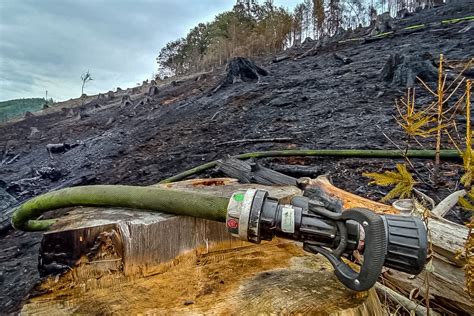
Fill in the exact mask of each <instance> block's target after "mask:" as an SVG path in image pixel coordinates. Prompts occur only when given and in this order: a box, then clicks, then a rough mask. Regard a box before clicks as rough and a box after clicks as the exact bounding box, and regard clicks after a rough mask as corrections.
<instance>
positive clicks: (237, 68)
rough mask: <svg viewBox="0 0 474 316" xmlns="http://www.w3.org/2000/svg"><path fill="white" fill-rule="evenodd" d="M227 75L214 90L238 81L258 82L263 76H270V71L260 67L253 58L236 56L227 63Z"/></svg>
mask: <svg viewBox="0 0 474 316" xmlns="http://www.w3.org/2000/svg"><path fill="white" fill-rule="evenodd" d="M226 70H227V75H226V76H225V78H224V80H223V81H222V82H221V83H220V84H219V85H218V86H217V87H215V88H214V89H213V90H212V92H216V91H218V90H219V89H222V88H225V87H228V86H230V85H232V84H234V83H236V82H238V81H243V82H258V81H260V77H261V76H268V74H269V73H268V71H267V70H266V69H263V68H262V67H259V66H257V65H256V64H255V62H254V61H253V60H251V59H248V58H244V57H234V58H232V60H231V61H230V62H229V63H228V64H227V67H226Z"/></svg>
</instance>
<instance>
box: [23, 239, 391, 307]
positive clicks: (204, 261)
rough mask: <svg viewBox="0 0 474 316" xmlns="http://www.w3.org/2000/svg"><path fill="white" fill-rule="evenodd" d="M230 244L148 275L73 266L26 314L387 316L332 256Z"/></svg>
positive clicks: (282, 246) (276, 244)
mask: <svg viewBox="0 0 474 316" xmlns="http://www.w3.org/2000/svg"><path fill="white" fill-rule="evenodd" d="M225 248H226V249H223V247H222V245H217V248H209V249H207V250H206V249H203V248H199V249H196V250H195V251H193V252H189V253H187V254H185V255H182V256H179V257H177V258H175V259H174V260H173V261H170V262H168V263H164V264H161V265H157V266H156V267H155V270H156V274H154V275H151V276H148V277H128V278H126V277H123V276H121V275H117V273H115V272H113V271H109V272H108V273H104V274H103V275H102V276H101V277H90V278H89V279H88V280H84V279H78V274H77V269H73V270H72V271H70V272H68V273H66V274H65V275H63V276H62V277H61V278H59V279H58V280H54V279H53V278H51V279H49V280H47V281H46V282H44V283H43V284H41V285H40V286H39V287H37V289H36V290H37V291H42V292H43V293H44V294H42V295H39V296H37V297H32V298H31V299H30V300H29V301H28V302H27V303H26V304H25V305H24V306H23V309H22V313H24V314H30V313H31V314H33V313H35V314H71V313H74V314H117V313H118V314H125V313H126V314H130V315H135V314H157V315H162V314H209V313H211V314H223V315H228V314H239V315H256V314H265V315H267V314H324V315H341V316H342V315H382V308H381V304H380V301H379V300H378V297H377V295H376V293H375V291H374V289H371V290H369V291H367V292H361V293H357V292H354V291H351V290H348V289H346V288H345V287H344V286H343V285H342V284H341V283H340V282H338V281H337V279H336V277H335V276H334V273H333V269H332V267H331V265H330V264H329V263H328V261H327V260H326V259H324V258H323V257H321V256H316V255H312V254H307V253H305V252H304V251H303V250H302V248H301V246H299V245H296V244H295V243H293V242H289V241H280V240H275V241H273V242H269V243H264V244H262V245H250V246H247V247H241V248H237V249H229V248H228V247H225Z"/></svg>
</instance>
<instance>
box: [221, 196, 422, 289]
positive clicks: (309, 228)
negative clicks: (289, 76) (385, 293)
mask: <svg viewBox="0 0 474 316" xmlns="http://www.w3.org/2000/svg"><path fill="white" fill-rule="evenodd" d="M226 225H227V228H228V231H229V232H230V233H231V234H232V235H233V236H235V237H238V238H240V239H241V240H245V241H249V242H253V243H257V244H258V243H260V242H261V240H271V239H273V237H275V236H276V237H280V238H286V239H292V240H296V241H300V242H302V243H303V249H304V250H306V251H308V252H311V253H315V254H317V253H320V254H322V255H323V256H325V257H326V258H327V259H328V260H329V261H330V262H331V264H332V265H333V266H334V270H335V274H336V276H337V278H338V279H339V280H340V281H341V282H342V283H343V284H344V285H345V286H347V287H348V288H350V289H352V290H355V291H365V290H367V289H369V288H371V287H372V286H373V285H374V284H375V282H377V279H378V277H379V276H380V274H381V272H382V267H383V266H385V267H388V268H393V269H395V270H398V271H403V272H406V273H409V274H418V273H420V272H421V271H422V270H423V267H424V266H425V263H426V258H427V247H428V241H427V230H426V225H425V223H424V222H423V221H422V220H421V219H419V218H416V217H412V216H401V215H378V214H375V213H373V212H372V211H370V210H368V209H363V208H354V209H348V210H345V211H343V212H334V211H330V210H328V209H327V208H325V207H324V205H323V204H322V203H320V202H318V201H313V200H311V199H310V198H307V197H294V198H293V199H292V201H291V203H290V204H280V203H279V202H278V200H277V199H274V198H271V197H269V196H268V192H266V191H263V190H255V189H249V190H247V191H238V192H235V193H234V194H233V195H232V197H231V199H230V202H229V206H228V208H227V218H226ZM354 250H358V251H359V252H360V253H362V254H363V255H364V261H363V264H362V266H361V267H360V270H359V272H356V271H354V270H353V269H352V268H350V267H349V266H348V265H347V264H345V263H344V261H343V260H342V257H344V256H345V257H349V258H350V257H351V256H352V254H353V251H354Z"/></svg>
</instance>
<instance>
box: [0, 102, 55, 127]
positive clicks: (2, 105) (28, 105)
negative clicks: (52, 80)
mask: <svg viewBox="0 0 474 316" xmlns="http://www.w3.org/2000/svg"><path fill="white" fill-rule="evenodd" d="M45 102H46V101H45V99H44V98H29V99H15V100H9V101H2V102H0V122H5V121H7V120H10V119H13V118H17V117H21V116H23V115H24V114H25V113H26V112H28V111H29V112H36V111H39V110H41V109H42V108H43V105H44V104H45Z"/></svg>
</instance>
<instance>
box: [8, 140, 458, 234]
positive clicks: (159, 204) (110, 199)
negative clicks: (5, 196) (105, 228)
mask: <svg viewBox="0 0 474 316" xmlns="http://www.w3.org/2000/svg"><path fill="white" fill-rule="evenodd" d="M290 156H320V157H323V156H326V157H327V156H331V157H345V158H403V157H407V158H424V159H432V158H434V157H435V151H434V150H409V151H408V152H407V153H406V155H404V153H402V152H400V151H399V150H355V149H354V150H280V151H261V152H252V153H246V154H241V155H237V156H234V157H235V158H238V159H248V158H263V157H290ZM440 157H441V158H442V159H460V155H459V153H458V152H457V151H456V150H442V151H441V154H440ZM216 165H217V161H212V162H209V163H206V164H204V165H201V166H198V167H195V168H193V169H190V170H187V171H185V172H182V173H180V174H178V175H176V176H173V177H171V178H168V179H165V180H163V181H161V182H160V183H170V182H174V181H178V180H181V179H184V178H186V177H188V176H190V175H193V174H196V173H198V172H201V171H204V170H206V169H210V168H212V167H214V166H216ZM228 200H229V199H228V198H223V197H215V196H211V195H207V194H201V193H194V192H184V191H177V190H170V189H162V188H159V187H154V186H148V187H140V186H125V185H91V186H79V187H72V188H66V189H61V190H58V191H53V192H49V193H46V194H43V195H40V196H38V197H35V198H33V199H31V200H29V201H27V202H25V203H23V204H22V205H21V206H19V207H18V208H17V209H16V210H15V212H14V213H13V215H12V220H11V221H12V225H13V227H15V228H16V229H20V230H25V231H40V230H46V229H48V228H49V227H50V226H51V225H52V224H54V223H55V222H56V220H55V219H50V220H37V218H38V217H39V216H41V215H42V214H43V213H45V212H47V211H49V210H54V209H58V208H64V207H72V206H99V207H101V206H102V207H124V208H133V209H141V210H149V211H155V212H162V213H172V214H177V215H187V216H193V217H200V218H205V219H209V220H214V221H225V216H226V209H227V204H228Z"/></svg>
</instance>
